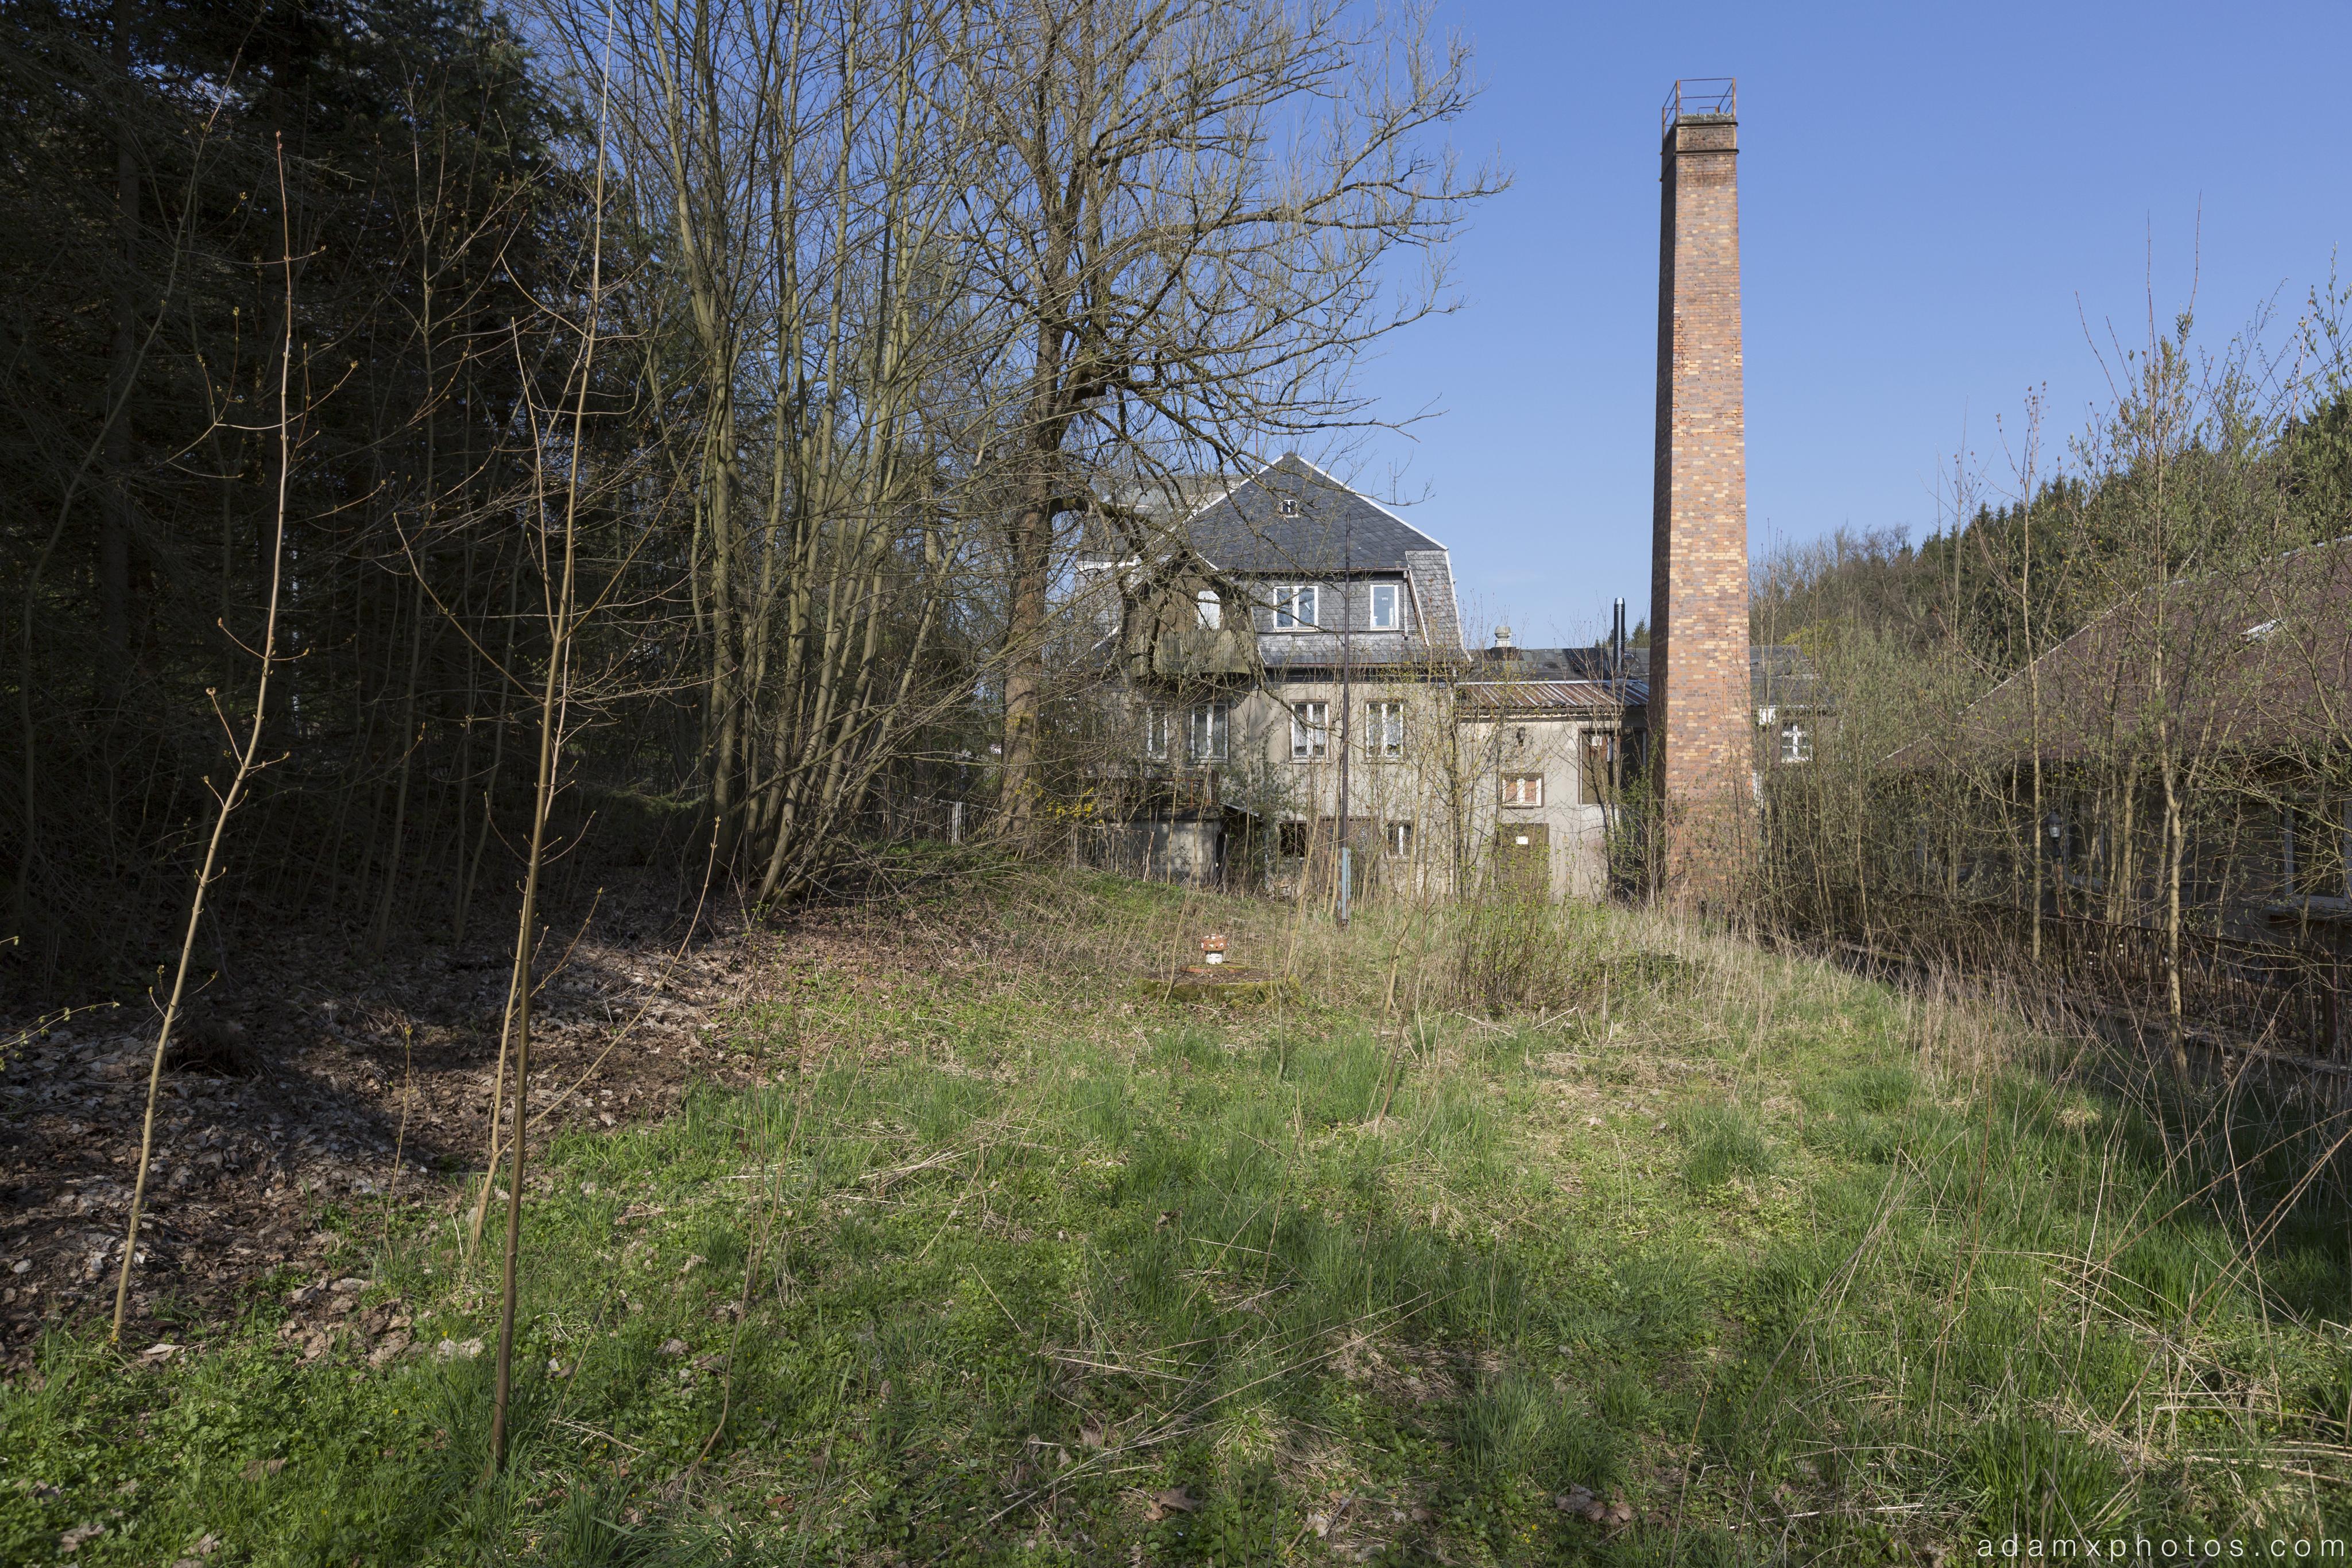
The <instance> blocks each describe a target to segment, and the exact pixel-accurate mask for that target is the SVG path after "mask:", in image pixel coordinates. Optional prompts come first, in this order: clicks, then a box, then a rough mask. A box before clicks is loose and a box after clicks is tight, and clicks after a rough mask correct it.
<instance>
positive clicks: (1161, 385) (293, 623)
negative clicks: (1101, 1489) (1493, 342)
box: [0, 0, 1500, 993]
mask: <svg viewBox="0 0 2352 1568" xmlns="http://www.w3.org/2000/svg"><path fill="white" fill-rule="evenodd" d="M0 28H5V40H0V83H4V84H5V95H6V110H7V113H6V115H5V123H0V145H4V146H5V156H0V279H4V280H5V281H0V336H4V337H5V342H0V413H5V423H0V550H5V555H0V560H5V574H6V578H5V581H6V588H7V592H6V600H7V609H8V612H9V613H8V615H7V622H9V624H8V635H7V637H6V642H7V643H8V644H9V648H8V656H7V657H6V658H5V661H0V665H5V671H6V674H5V689H6V695H7V697H8V699H9V701H8V706H9V710H10V711H9V714H8V717H7V719H6V721H5V724H0V731H5V740H0V761H5V781H6V782H5V788H0V843H5V844H6V845H7V846H9V848H8V852H7V855H6V860H7V864H6V866H5V875H6V877H7V879H8V883H7V888H6V921H7V925H6V932H5V935H6V936H12V937H15V938H16V939H17V940H16V946H14V947H13V948H12V949H11V952H10V956H9V957H8V959H7V962H6V964H5V969H6V972H7V975H8V977H9V978H8V979H7V981H6V982H5V983H6V984H7V985H8V986H9V987H11V988H15V989H26V988H29V989H32V990H37V991H40V992H44V993H47V992H52V991H54V989H55V988H56V987H57V986H58V984H59V983H60V980H61V977H80V978H83V979H88V980H90V981H93V982H98V983H100V984H102V985H107V986H119V985H121V983H123V982H124V981H125V980H127V979H130V978H132V977H136V976H137V975H139V974H141V973H152V966H153V964H154V962H155V961H157V960H158V958H159V957H161V956H163V954H164V951H165V946H166V945H167V943H168V942H169V941H170V940H171V936H172V933H173V930H174V928H175V926H174V922H175V919H176V918H177V916H178V915H179V914H181V913H184V911H185V909H186V907H187V904H188V899H189V894H190V883H191V879H192V876H193V875H194V868H195V866H196V865H197V864H198V862H200V860H201V858H202V843H203V841H205V836H206V834H207V833H208V832H209V831H210V829H211V826H212V824H213V821H214V819H215V815H216V814H217V812H218V810H219V807H218V800H219V796H220V793H221V791H222V790H223V789H225V788H226V780H227V779H229V777H230V776H231V775H232V773H233V772H234V771H235V768H234V763H233V758H232V753H236V752H238V750H239V747H241V745H242V740H243V737H247V736H248V735H249V733H250V727H251V726H252V725H253V724H254V723H256V722H257V723H258V724H259V726H260V731H261V737H260V744H259V745H258V747H257V748H256V750H255V753H254V758H255V766H254V769H253V770H252V775H251V778H250V779H249V780H248V791H247V794H246V795H244V796H243V797H241V800H243V803H242V804H241V805H240V806H239V807H238V809H237V812H236V821H234V822H233V823H232V824H231V825H230V827H229V829H228V831H227V832H226V837H225V838H224V839H223V841H222V843H221V846H220V860H221V864H222V866H223V867H224V870H223V872H222V873H221V874H220V877H219V883H218V886H217V887H216V888H215V891H214V893H213V895H212V902H211V904H210V906H209V912H208V913H207V915H206V917H205V921H206V925H207V929H206V930H205V931H204V932H203V933H202V934H201V942H202V943H203V944H204V945H205V951H206V952H207V954H208V955H209V956H213V957H215V958H217V959H221V960H226V957H227V956H228V955H229V954H230V953H232V952H233V951H234V950H235V948H236V946H237V945H238V944H239V943H240V942H242V941H247V940H250V939H251V938H252V936H254V934H255V933H256V932H257V931H259V930H263V929H276V928H278V927H279V926H281V925H283V924H284V923H285V922H288V921H290V920H299V919H303V918H307V917H309V916H310V915H312V914H314V913H317V912H320V911H326V912H331V913H332V914H333V915H335V916H337V917H338V918H339V919H341V921H342V922H344V923H345V924H346V925H348V926H349V928H351V929H352V930H353V931H355V932H356V933H358V934H359V935H360V936H361V937H362V940H363V941H364V942H365V943H366V944H367V945H368V946H371V947H373V948H374V949H376V950H379V951H380V950H382V949H383V947H384V946H386V945H387V944H388V943H389V942H391V941H392V940H393V939H394V937H395V936H399V935H402V934H404V933H421V934H424V935H427V936H433V937H436V939H446V940H462V939H464V938H465V936H466V934H467V932H468V930H469V929H472V928H476V927H478V922H479V920H480V918H481V914H480V912H481V910H482V909H483V908H484V907H485V904H486V901H487V900H488V897H489V895H490V894H492V893H496V894H499V895H501V896H503V894H504V893H505V890H506V889H508V888H509V885H510V884H511V883H513V882H514V881H515V880H516V876H517V871H516V868H517V865H518V861H519V855H520V844H519V841H518V840H517V838H516V831H517V826H518V823H520V822H521V821H524V820H525V819H526V818H528V817H529V815H530V802H531V800H533V797H534V791H535V789H536V782H537V779H538V773H537V771H536V768H537V759H538V757H539V753H540V751H541V746H542V742H544V743H545V746H546V749H547V750H548V753H549V755H550V757H551V763H552V767H553V769H554V775H553V776H554V779H555V782H556V784H557V786H558V788H557V789H556V791H555V796H554V800H553V810H554V827H553V828H552V829H551V833H552V835H553V839H554V841H557V842H558V843H559V844H560V843H561V842H563V841H570V840H572V839H576V837H577V836H578V835H579V834H580V833H581V832H582V831H583V830H584V828H585V826H586V824H587V823H589V822H591V821H596V820H599V819H601V820H602V821H605V822H607V823H608V824H609V823H613V822H615V821H625V822H628V823H633V824H635V828H634V829H633V830H632V831H639V832H641V833H646V834H657V835H658V841H659V842H660V843H661V844H662V845H663V846H665V847H664V848H663V849H662V851H661V852H662V853H663V854H665V855H666V856H669V857H673V858H677V859H680V860H681V861H687V862H693V863H694V864H695V865H696V867H697V869H698V870H699V868H700V867H701V866H702V865H703V864H706V863H707V864H709V865H711V866H712V867H713V868H715V869H716V870H717V872H718V873H719V874H721V875H722V876H725V877H731V878H734V879H736V880H737V881H738V882H739V883H740V884H741V885H742V886H744V887H745V888H746V889H747V890H748V891H750V892H751V893H752V894H755V895H756V896H760V897H784V896H791V895H793V894H799V893H804V892H806V891H807V890H809V889H810V888H812V887H813V886H815V885H818V884H819V883H822V882H823V881H824V879H825V878H826V877H827V876H828V875H829V874H831V873H832V872H833V871H835V869H837V868H838V865H839V863H840V861H841V858H842V857H843V856H844V855H845V853H848V852H850V851H851V850H852V849H853V848H854V846H855V845H856V842H857V841H859V839H860V836H861V833H865V832H866V831H868V830H870V829H872V828H873V827H874V825H875V823H876V821H877V820H878V819H877V812H878V813H883V814H884V816H886V817H887V813H889V812H892V811H903V810H921V809H927V808H928V807H929V805H930V804H932V803H935V802H936V803H941V804H942V805H943V802H944V800H945V799H946V798H947V797H949V796H950V795H952V796H953V797H954V798H956V799H958V800H966V799H969V800H971V801H972V802H973V804H974V806H975V808H979V807H986V808H989V809H990V810H989V813H988V821H990V823H991V824H992V831H995V832H996V833H998V834H1000V835H1001V836H1003V837H1004V838H1005V839H1007V840H1008V841H1013V842H1014V843H1019V842H1021V841H1023V840H1024V835H1027V834H1030V833H1031V832H1033V831H1034V827H1035V824H1036V822H1037V821H1039V819H1040V818H1041V816H1042V815H1043V814H1044V813H1045V812H1046V811H1047V810H1049V808H1050V806H1051V803H1052V801H1053V800H1054V798H1055V793H1056V791H1057V790H1059V789H1063V788H1064V787H1065V785H1066V781H1067V779H1068V777H1069V776H1070V775H1071V774H1072V772H1073V771H1074V770H1075V769H1076V767H1077V766H1078V762H1077V760H1076V758H1078V757H1079V754H1080V753H1081V752H1082V750H1083V747H1084V746H1085V745H1086V744H1087V737H1086V734H1085V731H1086V729H1087V722H1088V717H1087V716H1088V713H1089V711H1090V705H1087V704H1085V703H1080V702H1074V701H1073V700H1071V699H1072V688H1071V686H1070V685H1069V682H1070V681H1071V680H1073V679H1076V678H1079V677H1081V676H1083V674H1084V661H1083V660H1081V659H1077V658H1076V657H1074V656H1073V655H1074V653H1076V652H1079V651H1082V650H1083V648H1084V647H1085V646H1086V645H1087V644H1086V642H1085V639H1086V638H1087V636H1088V635H1089V631H1088V628H1087V627H1085V626H1081V625H1077V624H1075V623H1074V622H1073V621H1072V619H1071V617H1070V616H1069V615H1068V614H1067V613H1066V608H1067V607H1066V598H1067V596H1066V594H1065V593H1064V592H1063V585H1064V583H1065V580H1066V571H1067V567H1068V561H1069V556H1070V551H1071V549H1073V548H1074V546H1075V543H1076V539H1077V537H1078V534H1079V531H1080V529H1081V528H1087V529H1092V530H1095V532H1094V536H1093V537H1095V538H1097V541H1099V540H1100V539H1102V538H1115V539H1118V540H1119V541H1121V542H1122V543H1123V544H1124V545H1125V546H1126V547H1127V548H1129V549H1133V550H1135V551H1137V552H1138V553H1139V554H1148V553H1164V552H1165V549H1167V547H1168V545H1169V541H1167V540H1165V539H1162V538H1157V537H1156V535H1157V533H1158V531H1159V530H1161V529H1164V528H1166V527H1167V523H1168V516H1169V508H1168V507H1165V506H1161V505H1157V504H1155V500H1154V497H1157V496H1162V495H1173V494H1175V493H1176V491H1177V490H1178V488H1179V487H1180V486H1181V485H1185V484H1197V483H1198V482H1199V479H1200V476H1203V475H1214V474H1216V473H1220V472H1229V471H1232V470H1234V469H1235V468H1236V467H1238V466H1240V465H1244V463H1246V462H1247V461H1249V460H1250V459H1252V458H1254V457H1256V456H1259V455H1264V454H1265V453H1267V452H1268V451H1272V450H1279V449H1280V448H1281V447H1283V446H1285V445H1289V444H1299V443H1301V442H1303V441H1306V440H1308V439H1310V438H1323V437H1329V436H1334V435H1336V434H1338V433H1343V432H1344V431H1346V430H1348V429H1349V428H1354V427H1358V426H1360V425H1362V424H1364V423H1368V422H1369V421H1370V419H1371V417H1372V415H1371V413H1370V411H1369V410H1368V409H1367V407H1366V405H1365V404H1364V402H1362V400H1360V398H1359V397H1358V396H1357V395H1356V393H1355V392H1354V391H1353V390H1352V384H1351V382H1350V371H1351V369H1352V365H1353V363H1354V361H1355V359H1356V357H1357V356H1358V355H1359V353H1360V352H1361V351H1362V350H1364V349H1365V348H1366V347H1367V346H1368V345H1370V344H1371V343H1373V342H1374V341H1375V340H1378V339H1379V338H1381V336H1382V335H1383V334H1385V333H1387V332H1390V331H1391V330H1394V329H1398V328H1400V327H1402V326H1405V325H1407V324H1409V323H1411V322H1412V321H1415V320H1418V319H1422V318H1423V317H1426V316H1428V315H1430V314H1432V313H1433V312H1438V311H1443V310H1444V309H1446V308H1450V305H1451V303H1452V296H1451V293H1450V285H1449V281H1448V274H1447V264H1446V247H1447V244H1448V242H1449V240H1450V238H1451V236H1452V235H1453V234H1454V231H1455V229H1456V228H1457V226H1458V225H1459V224H1460V223H1461V222H1462V220H1463V218H1464V216H1465V213H1466V211H1467V210H1468V207H1469V205H1470V204H1472V203H1474V202H1475V200H1476V199H1477V198H1479V197H1480V196H1481V195H1483V194H1485V193H1487V192H1489V191H1491V190H1493V189H1495V188H1496V187H1497V185H1498V184H1499V183H1500V177H1499V175H1497V174H1496V172H1494V171H1493V170H1491V169H1484V168H1478V169H1473V168H1468V167H1465V166H1463V165H1460V164H1458V163H1457V162H1455V160H1454V157H1453V155H1452V153H1451V152H1450V151H1449V150H1448V149H1447V148H1446V147H1445V145H1444V133H1445V127H1446V126H1447V125H1448V123H1449V122H1450V121H1451V120H1453V119H1454V117H1455V116H1457V115H1458V114H1459V113H1460V112H1461V111H1462V110H1463V109H1464V108H1465V106H1466V104H1467V103H1468V101H1469V99H1470V96H1471V86H1470V81H1469V77H1468V57H1467V52H1466V49H1465V47H1463V46H1462V45H1460V44H1459V43H1457V42H1454V41H1453V40H1450V39H1447V38H1445V37H1441V36H1438V35H1437V34H1435V33H1433V32H1432V31H1431V30H1430V29H1429V28H1428V26H1426V24H1425V22H1424V21H1423V19H1421V18H1419V17H1418V16H1413V15H1403V16H1398V15H1387V14H1384V15H1381V16H1373V15H1371V14H1370V13H1369V12H1362V11H1359V10H1358V9H1356V8H1353V7H1349V6H1345V5H1307V6H1306V7H1297V6H1292V5H1278V4H1274V3H1272V0H1250V3H1244V4H1237V5H1236V4H1210V3H1207V0H1175V3H1172V4H1171V3H1168V0H958V3H957V4H954V5H933V4H925V3H917V0H880V3H875V0H817V3H815V4H811V5H782V4H770V3H764V0H684V3H682V4H677V5H670V4H655V3H653V0H618V3H617V4H614V5H577V6H573V5H567V4H565V3H563V0H545V3H544V4H541V5H536V6H535V7H533V8H530V9H528V10H519V11H516V12H514V13H513V14H511V15H509V14H506V13H502V12H500V11H499V10H496V9H493V8H491V7H489V6H488V5H484V4H482V3H481V0H230V3H227V4H205V5H198V4H186V3H182V0H26V3H25V4H18V5H10V6H9V7H7V8H6V10H5V13H0ZM1400 261H1403V262H1408V263H1409V266H1407V267H1397V266H1395V265H1393V264H1395V263H1398V262H1400ZM273 611H274V612H275V615H276V619H275V621H274V622H272V621H271V612H273ZM272 625H274V627H275V642H274V643H269V644H268V647H267V649H266V648H265V635H266V634H267V632H268V628H269V627H270V626H272ZM1092 634H1095V635H1098V634H1099V633H1098V631H1097V632H1093V633H1092ZM265 658H267V660H268V662H269V663H270V665H271V675H272V682H273V684H272V685H270V687H269V688H268V693H269V695H268V699H267V707H266V711H261V712H259V713H257V712H256V708H255V704H256V700H257V695H258V694H259V692H260V690H261V688H260V686H259V683H258V675H259V674H260V669H261V666H262V664H264V662H265ZM542 716H543V717H542ZM652 842H654V840H652V839H648V840H647V845H648V852H651V847H650V846H651V844H652Z"/></svg>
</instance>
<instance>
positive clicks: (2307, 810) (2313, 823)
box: [2279, 797, 2352, 900]
mask: <svg viewBox="0 0 2352 1568" xmlns="http://www.w3.org/2000/svg"><path fill="white" fill-rule="evenodd" d="M2279 815H2280V830H2281V831H2280V833H2279V839H2280V849H2281V850H2282V851H2283V854H2282V859H2283V860H2284V862H2285V865H2284V870H2285V872H2286V890H2287V893H2288V894H2290V895H2291V896H2298V897H2303V898H2325V899H2329V900H2341V899H2344V898H2346V897H2347V896H2352V800H2340V799H2339V800H2327V799H2326V798H2324V797H2323V798H2317V799H2312V798H2306V799H2304V800H2294V801H2290V802H2288V803H2287V804H2285V805H2284V806H2283V807H2282V808H2281V810H2280V813H2279Z"/></svg>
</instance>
